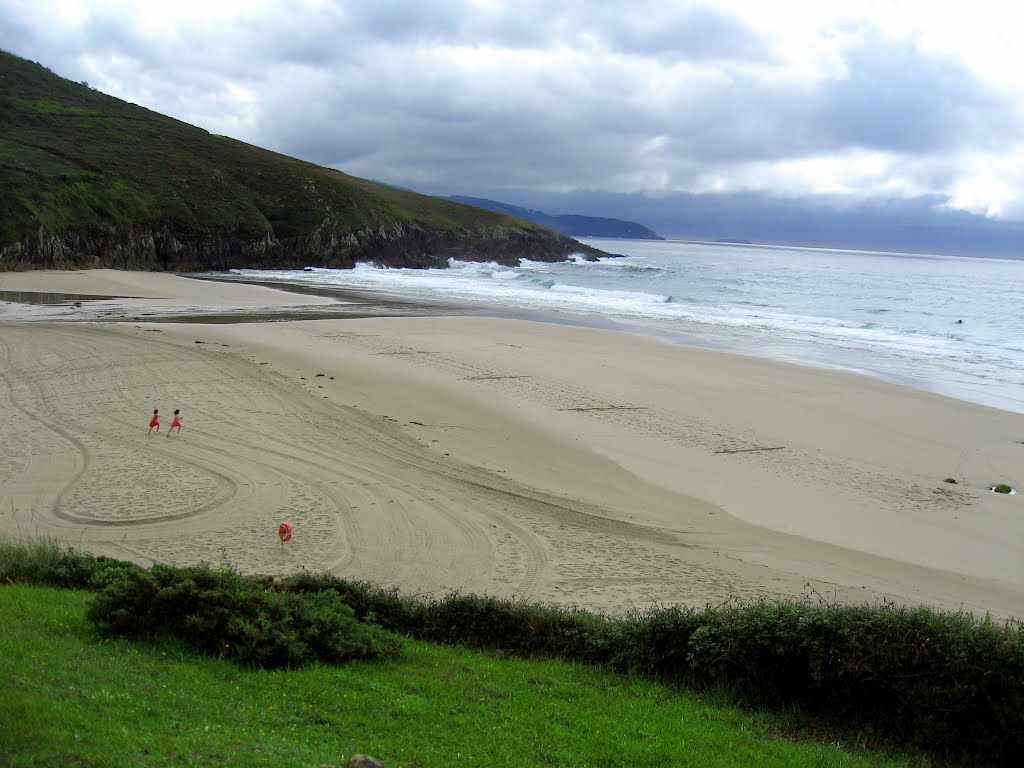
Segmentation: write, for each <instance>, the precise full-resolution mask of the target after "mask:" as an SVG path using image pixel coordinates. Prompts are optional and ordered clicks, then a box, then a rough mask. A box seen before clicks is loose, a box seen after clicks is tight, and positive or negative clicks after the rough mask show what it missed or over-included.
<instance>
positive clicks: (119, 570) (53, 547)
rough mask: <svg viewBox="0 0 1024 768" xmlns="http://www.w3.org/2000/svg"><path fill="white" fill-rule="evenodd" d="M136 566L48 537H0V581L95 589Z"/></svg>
mask: <svg viewBox="0 0 1024 768" xmlns="http://www.w3.org/2000/svg"><path fill="white" fill-rule="evenodd" d="M138 570H141V568H140V567H139V566H137V565H135V564H134V563H129V562H125V561H123V560H115V559H113V558H110V557H104V556H95V555H88V554H85V553H82V552H77V551H76V550H74V549H72V548H70V547H66V546H64V545H63V544H61V543H59V542H58V541H56V540H52V539H40V540H37V541H33V542H30V543H27V544H25V543H21V542H12V541H0V583H6V582H17V583H21V584H33V585H36V586H49V587H58V588H61V589H89V590H96V589H102V588H103V587H105V586H106V585H107V584H108V583H110V581H112V580H115V579H117V578H119V577H120V576H121V575H122V574H124V573H127V572H130V571H138Z"/></svg>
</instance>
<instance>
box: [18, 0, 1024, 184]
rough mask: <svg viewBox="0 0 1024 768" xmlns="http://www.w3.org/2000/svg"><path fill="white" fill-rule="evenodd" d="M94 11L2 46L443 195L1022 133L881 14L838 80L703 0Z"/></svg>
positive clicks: (835, 71)
mask: <svg viewBox="0 0 1024 768" xmlns="http://www.w3.org/2000/svg"><path fill="white" fill-rule="evenodd" d="M96 5H97V8H96V9H93V10H94V13H93V14H92V15H90V16H89V17H88V18H87V19H86V21H85V22H84V23H82V24H78V25H73V24H71V25H61V24H59V23H56V20H54V22H53V23H50V20H49V19H48V18H47V16H46V14H44V13H40V12H37V11H33V10H31V9H33V8H34V7H35V6H33V5H29V4H27V3H25V2H21V0H17V1H16V0H0V16H6V21H5V22H4V23H3V24H0V47H3V48H5V49H6V50H10V51H12V52H14V53H17V54H19V55H22V56H26V57H27V58H31V59H34V60H38V61H41V62H42V63H44V64H45V65H47V66H49V67H50V68H51V69H53V70H54V71H56V72H58V73H59V74H62V75H64V76H66V77H69V78H71V79H74V80H88V81H90V83H91V84H92V85H94V86H95V87H99V88H101V89H102V90H106V91H107V92H111V93H114V95H117V96H120V97H122V98H126V99H128V100H130V101H134V102H136V103H140V104H142V105H144V106H147V107H149V108H151V109H155V110H157V111H161V112H164V113H167V114H170V115H172V116H174V117H177V118H179V119H182V120H186V121H188V122H193V123H196V124H198V125H201V126H202V127H204V128H207V129H209V130H212V131H214V132H218V133H226V134H228V135H232V136H235V137H236V138H239V139H242V140H244V141H248V142H251V143H254V144H258V145H261V146H266V147H268V148H271V149H274V150H276V151H280V152H284V153H287V154H291V155H295V156H298V157H301V158H304V159H308V160H311V161H314V162H318V163H321V164H325V165H332V166H336V167H338V168H340V169H342V170H344V171H346V172H349V173H353V174H355V175H359V176H365V177H369V178H375V179H379V180H383V181H388V182H391V183H395V184H399V185H403V186H414V187H417V188H421V189H423V190H424V191H430V192H434V193H444V194H448V193H461V194H481V195H482V196H487V195H486V194H484V192H485V191H487V190H489V191H492V192H493V191H495V190H497V191H500V190H502V189H506V190H517V189H534V190H537V191H538V193H541V192H544V191H551V190H559V191H566V190H586V189H598V190H605V191H607V192H610V193H616V192H619V193H622V192H650V193H652V194H653V193H658V194H667V193H670V192H676V191H681V190H692V189H695V188H698V187H699V186H700V184H701V183H703V180H705V179H707V178H708V177H716V178H717V177H721V178H722V179H723V180H724V181H725V182H726V184H727V185H728V184H729V183H732V184H734V185H735V184H738V185H740V187H742V185H744V184H751V183H756V182H757V179H756V173H755V172H753V171H751V170H750V168H751V167H752V164H756V165H757V166H758V167H760V166H761V165H767V166H772V165H775V164H778V163H781V162H789V161H794V160H800V159H802V158H816V157H833V156H834V157H841V156H843V155H844V153H846V154H849V153H855V152H858V151H868V152H879V153H887V154H888V155H890V156H892V157H895V158H896V160H895V161H894V163H895V164H896V165H898V166H899V167H900V168H901V172H903V173H907V174H913V179H912V180H911V181H912V182H913V183H912V184H910V186H914V185H916V186H917V187H920V188H923V189H948V188H950V187H951V185H953V184H954V183H955V181H956V179H957V178H958V174H961V173H962V170H961V169H958V167H957V166H956V165H955V164H956V163H957V162H959V160H958V155H959V153H961V152H964V151H971V150H984V151H989V152H991V151H1001V150H1003V149H1005V148H1006V147H1008V146H1009V144H1010V143H1011V142H1013V141H1015V140H1016V137H1017V136H1019V135H1020V134H1021V125H1020V122H1019V118H1018V116H1017V112H1016V111H1015V107H1014V105H1012V104H1010V103H1009V102H1007V101H1006V100H1005V98H1004V97H1002V96H1000V95H998V94H997V93H996V92H995V91H994V90H993V89H992V88H991V87H990V86H988V85H986V84H985V83H983V82H981V81H980V80H979V79H978V78H977V76H975V75H974V74H972V73H971V72H970V71H968V70H967V69H966V67H965V66H964V65H963V64H962V63H960V62H959V61H955V60H952V59H947V58H942V57H940V56H937V55H933V54H928V53H925V52H924V51H923V49H922V48H921V47H919V46H917V45H916V44H910V43H908V42H901V41H896V40H893V39H890V38H887V37H886V36H885V35H883V34H882V33H881V32H879V31H878V30H875V29H873V28H872V27H871V26H870V23H868V22H863V23H862V24H861V26H860V27H857V28H842V29H839V30H838V32H839V33H841V34H839V37H841V38H842V41H843V42H842V45H839V44H838V43H836V47H835V48H834V51H835V52H836V53H835V56H834V60H833V61H832V68H831V69H822V70H821V71H820V72H816V73H815V74H813V75H809V74H808V73H807V72H805V71H803V70H801V69H799V68H795V67H797V65H795V64H794V62H793V61H792V60H790V59H789V58H788V57H789V55H790V53H792V52H791V51H787V50H785V48H783V47H780V44H779V42H778V41H777V40H773V39H770V38H768V37H766V36H765V33H764V32H763V31H760V30H756V29H755V28H754V27H752V26H750V24H748V23H747V22H746V21H744V20H743V19H741V18H738V17H737V16H735V15H732V14H730V13H728V12H726V11H723V10H718V9H715V8H711V7H708V6H706V5H704V4H700V5H692V6H688V5H685V4H682V3H667V2H655V1H654V0H650V1H646V0H638V1H636V2H632V3H625V2H612V1H610V0H604V1H602V2H567V3H560V4H557V5H553V4H551V3H549V2H547V1H546V0H522V2H519V3H516V4H511V3H500V4H499V3H471V2H461V3H460V2H444V3H422V2H412V1H411V0H408V1H406V2H399V1H397V0H390V1H388V0H383V1H378V2H374V3H368V2H367V3H362V2H335V3H322V4H312V5H306V4H304V3H284V4H281V5H280V6H273V5H272V6H271V8H272V9H274V12H271V13H267V12H263V11H261V10H260V7H259V6H258V5H254V6H252V8H249V7H241V10H239V11H238V13H237V14H236V16H235V17H234V18H233V20H232V21H231V23H230V24H218V23H211V22H210V21H208V20H206V19H203V18H201V17H195V18H188V19H186V18H185V17H184V16H179V15H173V18H174V23H173V24H172V25H170V26H168V27H167V28H160V27H158V26H156V27H155V26H154V25H153V24H152V23H150V22H147V23H140V21H139V20H138V19H136V18H135V17H134V16H133V15H131V14H128V13H124V12H120V13H112V12H101V11H100V10H99V8H100V5H101V4H99V3H97V4H96ZM811 61H813V60H812V59H810V58H809V59H808V62H811ZM820 64H821V62H820V61H819V62H818V63H817V65H815V66H818V65H820ZM807 66H812V64H811V63H808V65H807ZM767 183H770V182H766V184H767ZM813 191H814V190H810V189H809V190H808V193H810V192H813ZM512 202H515V201H512Z"/></svg>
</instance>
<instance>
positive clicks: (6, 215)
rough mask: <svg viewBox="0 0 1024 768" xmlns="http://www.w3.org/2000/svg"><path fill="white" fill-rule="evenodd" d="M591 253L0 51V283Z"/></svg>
mask: <svg viewBox="0 0 1024 768" xmlns="http://www.w3.org/2000/svg"><path fill="white" fill-rule="evenodd" d="M580 252H583V253H588V254H593V253H595V252H594V251H593V250H592V249H588V248H587V247H586V246H583V245H582V244H580V243H577V242H575V241H574V240H571V239H570V238H567V237H564V236H562V235H559V234H557V233H554V232H552V231H550V230H547V229H545V228H543V227H539V226H536V225H534V224H532V223H529V222H525V221H522V220H518V219H514V218H511V217H509V216H505V215H500V214H496V213H493V212H490V211H484V210H481V209H479V208H472V207H469V206H464V205H459V204H457V203H454V202H451V201H446V200H442V199H439V198H433V197H429V196H426V195H419V194H416V193H414V192H409V191H406V190H401V189H396V188H393V187H389V186H386V185H382V184H377V183H374V182H370V181H366V180H364V179H359V178H355V177H353V176H348V175H346V174H344V173H341V172H339V171H336V170H332V169H328V168H323V167H320V166H317V165H313V164H312V163H307V162H304V161H301V160H297V159H295V158H291V157H287V156H284V155H280V154H277V153H274V152H270V151H268V150H265V149H261V148H259V147H254V146H251V145H248V144H244V143H242V142H240V141H236V140H234V139H230V138H227V137H224V136H215V135H212V134H210V133H208V132H207V131H204V130H202V129H201V128H197V127H195V126H192V125H188V124H186V123H182V122H180V121H177V120H174V119H172V118H169V117H166V116H164V115H160V114H158V113H155V112H151V111H150V110H147V109H144V108H142V107H139V106H137V105H134V104H129V103H127V102H124V101H121V100H119V99H116V98H114V97H112V96H108V95H106V94H103V93H100V92H98V91H95V90H92V89H90V88H88V87H87V86H85V85H84V84H79V83H74V82H72V81H70V80H66V79H64V78H61V77H59V76H57V75H55V74H53V73H52V72H50V71H49V70H48V69H46V68H45V67H43V66H41V65H39V64H35V63H33V62H30V61H26V60H24V59H21V58H18V57H16V56H13V55H11V54H8V53H5V52H2V51H0V269H25V268H72V267H117V268H125V269H167V270H170V269H173V270H196V269H224V268H229V267H254V268H260V267H264V268H271V267H279V268H280V267H301V266H306V265H318V266H333V267H350V266H352V265H353V264H354V263H355V262H356V261H366V260H373V261H376V262H378V263H384V264H391V265H403V266H443V265H444V264H445V263H446V262H447V259H448V258H449V257H454V258H463V259H493V260H497V261H504V262H506V263H512V262H515V260H516V259H518V258H519V257H520V256H526V257H529V258H532V259H543V260H559V259H563V258H566V257H567V256H568V255H570V254H572V253H580Z"/></svg>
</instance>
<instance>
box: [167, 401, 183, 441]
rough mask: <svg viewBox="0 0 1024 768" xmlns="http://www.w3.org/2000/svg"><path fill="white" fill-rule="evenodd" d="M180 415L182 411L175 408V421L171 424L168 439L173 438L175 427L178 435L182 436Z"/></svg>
mask: <svg viewBox="0 0 1024 768" xmlns="http://www.w3.org/2000/svg"><path fill="white" fill-rule="evenodd" d="M179 413H180V411H179V410H178V409H177V408H175V409H174V420H173V421H172V422H171V428H170V429H168V430H167V436H168V437H170V436H171V432H173V431H174V428H175V427H177V428H178V434H181V417H180V416H179V415H178V414H179Z"/></svg>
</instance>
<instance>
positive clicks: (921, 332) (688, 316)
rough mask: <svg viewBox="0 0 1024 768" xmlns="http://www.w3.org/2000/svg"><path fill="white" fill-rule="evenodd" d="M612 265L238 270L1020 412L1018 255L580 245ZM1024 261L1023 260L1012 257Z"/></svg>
mask: <svg viewBox="0 0 1024 768" xmlns="http://www.w3.org/2000/svg"><path fill="white" fill-rule="evenodd" d="M584 242H586V243H588V244H589V245H593V246H595V247H597V248H600V249H601V250H603V251H606V252H611V253H616V254H622V256H621V257H620V258H602V259H600V260H598V261H596V262H595V261H586V260H584V259H583V258H576V259H574V260H570V261H567V262H559V263H554V264H551V263H541V262H533V261H525V260H524V261H523V262H521V264H520V265H519V266H517V267H505V266H499V265H497V264H493V263H463V262H454V261H453V262H451V265H450V268H448V269H429V270H418V269H380V268H376V267H374V266H372V265H369V264H361V265H358V266H357V267H356V268H355V269H353V270H331V269H315V270H312V271H283V272H266V271H260V272H258V273H252V272H247V271H239V272H238V275H239V276H244V277H252V278H256V277H258V278H259V279H261V280H282V281H288V282H301V283H308V284H314V285H321V286H337V287H340V288H347V289H351V290H356V291H363V292H370V293H382V294H387V295H389V296H392V297H402V298H407V299H411V300H415V301H442V302H448V303H457V304H461V305H464V306H465V305H468V306H472V307H476V308H477V310H478V311H485V312H486V311H491V312H494V313H496V314H505V315H507V314H509V313H510V312H511V313H516V312H519V313H537V312H541V313H543V316H545V317H547V318H549V319H555V320H561V321H565V322H577V323H585V324H593V325H601V326H610V327H617V328H622V329H624V330H631V331H637V332H642V333H647V334H655V335H658V336H661V337H664V338H668V339H671V340H673V341H676V342H678V343H681V344H687V345H695V346H703V347H711V348H717V349H723V350H729V351H733V352H738V353H741V354H748V355H758V356H763V357H769V358H773V359H778V360H784V361H789V362H795V363H800V364H805V365H814V366H821V367H830V368H841V369H848V370H853V371H858V372H861V373H865V374H869V375H874V376H878V377H882V378H885V379H888V380H891V381H895V382H897V383H901V384H905V385H909V386H914V387H918V388H921V389H926V390H930V391H934V392H938V393H941V394H945V395H948V396H951V397H956V398H960V399H963V400H969V401H972V402H976V403H980V404H983V405H989V406H994V407H997V408H1002V409H1004V410H1011V411H1018V412H1024V260H1014V259H990V258H970V257H957V256H943V255H919V254H906V253H883V252H875V251H849V250H831V249H822V248H792V247H781V246H759V245H733V244H718V243H714V244H712V243H694V242H683V241H671V240H667V241H643V240H609V239H586V240H584ZM1022 255H1024V254H1022Z"/></svg>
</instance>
